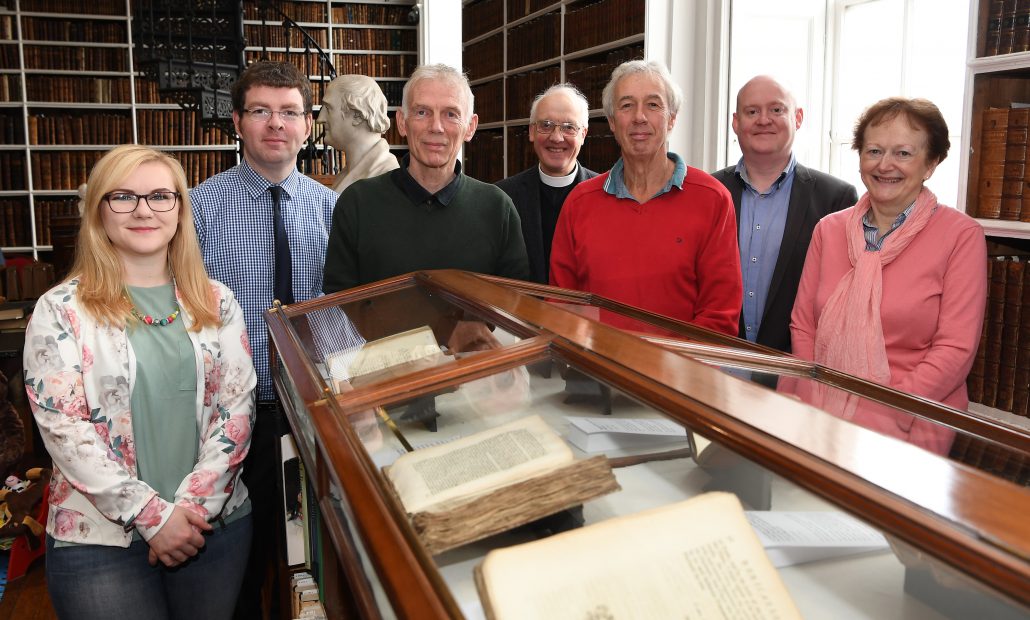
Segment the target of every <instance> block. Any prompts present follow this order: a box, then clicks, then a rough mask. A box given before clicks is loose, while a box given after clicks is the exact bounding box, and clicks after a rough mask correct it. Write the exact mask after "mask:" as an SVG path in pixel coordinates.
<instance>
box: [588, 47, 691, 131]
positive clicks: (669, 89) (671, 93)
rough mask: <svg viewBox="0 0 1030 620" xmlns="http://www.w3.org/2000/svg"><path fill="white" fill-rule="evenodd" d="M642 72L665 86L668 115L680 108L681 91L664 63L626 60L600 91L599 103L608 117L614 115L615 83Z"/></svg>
mask: <svg viewBox="0 0 1030 620" xmlns="http://www.w3.org/2000/svg"><path fill="white" fill-rule="evenodd" d="M637 73H644V74H646V75H648V76H651V77H653V78H656V79H658V80H659V81H660V82H662V84H663V85H664V86H665V103H666V105H667V106H669V113H670V116H675V115H676V114H677V113H678V112H679V110H680V102H681V101H683V91H682V90H681V89H680V87H679V86H678V85H677V84H676V82H673V81H672V75H671V74H670V73H669V70H668V69H666V68H665V65H663V64H662V63H660V62H658V61H656V60H628V61H626V62H624V63H622V64H621V65H619V66H618V67H615V70H613V71H612V78H611V79H610V80H608V84H607V85H605V87H604V91H603V92H602V93H601V105H602V106H603V107H604V115H605V116H607V117H608V118H614V116H615V85H616V84H618V83H619V80H621V79H622V78H624V77H626V76H629V75H634V74H637Z"/></svg>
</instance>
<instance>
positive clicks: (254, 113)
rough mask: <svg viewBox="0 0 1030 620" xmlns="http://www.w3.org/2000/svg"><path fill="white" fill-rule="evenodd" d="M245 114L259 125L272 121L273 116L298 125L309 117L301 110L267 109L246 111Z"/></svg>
mask: <svg viewBox="0 0 1030 620" xmlns="http://www.w3.org/2000/svg"><path fill="white" fill-rule="evenodd" d="M243 113H244V114H246V115H247V116H249V117H250V119H251V120H253V121H256V122H259V123H267V122H268V121H270V120H272V116H273V115H275V114H278V115H279V118H280V119H281V120H282V122H284V123H296V122H297V121H299V120H300V119H302V118H304V117H305V116H306V115H307V112H301V111H300V110H269V109H267V108H254V109H252V110H244V111H243Z"/></svg>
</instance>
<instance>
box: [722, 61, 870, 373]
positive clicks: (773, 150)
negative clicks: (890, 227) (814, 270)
mask: <svg viewBox="0 0 1030 620" xmlns="http://www.w3.org/2000/svg"><path fill="white" fill-rule="evenodd" d="M803 119H804V111H803V110H802V109H801V108H799V107H798V106H797V103H796V101H795V100H794V96H793V95H792V94H791V93H790V92H789V91H788V90H787V89H786V88H784V87H783V86H782V85H781V84H779V83H778V82H776V80H774V79H772V78H771V77H768V76H764V75H760V76H757V77H755V78H752V79H751V80H750V81H749V82H748V83H747V84H745V85H744V86H743V87H742V88H741V89H740V92H738V93H737V109H736V112H734V113H733V131H734V133H736V134H737V139H738V141H739V143H740V150H741V152H742V153H743V157H741V158H740V161H739V162H738V163H737V165H736V166H730V167H728V168H724V169H722V170H719V171H718V172H716V173H714V174H713V175H712V176H714V177H715V178H716V179H718V180H719V182H721V183H722V184H723V185H725V186H726V188H727V189H728V190H729V191H730V194H731V195H732V196H733V206H734V209H735V210H736V212H737V231H738V241H739V245H740V264H741V272H742V278H743V282H744V299H743V305H742V308H741V313H740V331H739V336H740V337H741V338H745V339H747V340H750V341H751V342H757V343H758V344H763V345H766V346H768V347H772V348H774V349H779V350H780V351H786V352H788V353H789V352H790V312H791V309H792V308H793V307H794V297H795V296H796V295H797V291H798V282H799V281H800V280H801V270H802V268H803V267H804V264H805V255H806V254H807V253H808V244H809V242H810V241H811V240H812V230H813V229H814V228H815V225H816V223H817V222H818V221H819V220H820V219H822V217H823V216H825V215H827V214H829V213H832V212H834V211H839V210H841V209H846V208H848V207H850V206H852V205H854V204H855V203H856V202H858V194H857V192H856V191H855V188H854V186H852V185H850V184H848V183H845V182H844V181H841V180H840V179H838V178H836V177H832V176H830V175H828V174H824V173H822V172H819V171H817V170H812V169H810V168H806V167H805V166H802V165H801V164H799V163H797V160H796V159H795V158H794V154H793V145H794V135H795V133H796V132H797V130H798V129H799V128H800V127H801V121H802V120H803Z"/></svg>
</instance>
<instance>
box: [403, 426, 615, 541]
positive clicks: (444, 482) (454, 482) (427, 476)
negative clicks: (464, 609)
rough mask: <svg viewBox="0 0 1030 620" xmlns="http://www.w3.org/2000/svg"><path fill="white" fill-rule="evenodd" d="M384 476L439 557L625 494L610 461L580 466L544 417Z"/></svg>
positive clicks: (420, 453)
mask: <svg viewBox="0 0 1030 620" xmlns="http://www.w3.org/2000/svg"><path fill="white" fill-rule="evenodd" d="M383 472H384V473H385V474H386V478H387V480H389V482H390V484H391V485H392V486H393V489H394V491H395V492H396V494H397V497H398V498H399V499H400V501H401V504H402V505H403V506H404V509H405V511H407V513H408V514H409V515H411V521H412V525H413V526H414V528H415V531H416V532H417V533H418V535H419V537H420V539H421V540H422V544H423V545H425V547H426V549H427V550H428V551H429V552H430V553H432V554H437V553H441V552H443V551H447V550H448V549H453V548H454V547H458V546H461V545H464V544H468V543H470V542H473V541H476V540H480V539H482V538H486V537H487V536H492V535H494V534H499V533H501V532H504V531H507V530H510V529H512V528H515V527H518V526H520V525H524V524H526V523H530V522H532V521H535V520H537V519H540V518H543V517H546V516H548V515H551V514H554V513H557V512H560V511H562V510H566V509H568V508H571V507H573V506H577V505H579V504H582V503H583V502H585V501H587V500H590V499H593V498H595V497H599V496H601V495H605V494H607V493H611V492H612V491H617V490H619V484H618V483H617V482H616V481H615V476H614V474H612V470H611V466H610V465H609V463H608V459H607V458H606V457H604V456H596V457H593V458H589V459H582V460H576V459H575V458H574V456H573V454H572V450H571V449H570V448H569V447H568V445H566V444H565V442H564V441H563V440H562V438H561V436H559V435H558V434H557V433H556V432H555V431H554V430H552V429H551V427H550V426H548V425H547V423H546V422H544V420H543V419H542V418H541V417H540V416H538V415H532V416H528V417H525V418H522V419H520V420H516V421H514V422H511V423H508V424H505V425H503V426H499V427H497V428H492V429H489V430H486V431H482V432H479V433H476V434H474V435H470V436H468V437H463V438H461V439H457V440H455V441H452V442H450V443H447V444H443V445H440V446H434V447H431V448H426V449H423V450H417V451H415V452H409V453H407V454H405V455H403V456H401V457H400V458H398V459H397V460H396V461H395V462H394V463H393V464H392V465H390V466H388V467H385V468H384V469H383Z"/></svg>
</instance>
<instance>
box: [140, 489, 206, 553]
mask: <svg viewBox="0 0 1030 620" xmlns="http://www.w3.org/2000/svg"><path fill="white" fill-rule="evenodd" d="M212 529H213V526H212V525H211V524H210V523H208V522H207V519H205V518H204V517H202V516H200V515H198V514H196V513H194V512H191V511H190V510H189V509H187V508H184V507H183V506H178V505H177V506H175V509H174V510H173V511H172V516H170V517H169V518H168V521H166V522H165V524H164V525H163V526H161V529H160V530H158V532H157V534H154V536H153V538H151V539H150V554H149V556H148V558H147V560H148V561H149V562H150V565H151V566H157V562H158V560H160V561H161V563H162V564H164V565H165V566H167V567H169V568H172V567H175V566H178V565H179V564H182V563H184V562H186V561H187V560H189V559H190V558H192V557H193V556H195V555H197V553H199V552H200V550H201V549H202V548H203V547H204V542H205V541H204V535H203V532H210V531H211V530H212Z"/></svg>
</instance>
